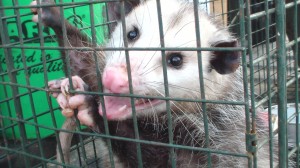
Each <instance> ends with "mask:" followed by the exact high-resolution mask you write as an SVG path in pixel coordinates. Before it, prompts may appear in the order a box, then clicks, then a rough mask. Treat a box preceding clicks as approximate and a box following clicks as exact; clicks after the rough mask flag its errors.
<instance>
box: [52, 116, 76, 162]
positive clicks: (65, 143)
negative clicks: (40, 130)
mask: <svg viewBox="0 0 300 168" xmlns="http://www.w3.org/2000/svg"><path fill="white" fill-rule="evenodd" d="M61 128H62V129H64V130H69V131H74V130H75V128H76V123H75V119H74V118H67V119H66V121H65V122H64V124H63V125H62V127H61ZM72 138H73V133H67V132H62V131H61V132H59V140H60V144H57V148H56V160H57V162H59V163H62V158H61V157H62V156H63V158H64V162H65V163H70V148H71V141H72ZM59 145H61V149H62V155H61V154H60V152H59Z"/></svg>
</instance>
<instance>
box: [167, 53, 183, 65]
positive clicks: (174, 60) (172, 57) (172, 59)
mask: <svg viewBox="0 0 300 168" xmlns="http://www.w3.org/2000/svg"><path fill="white" fill-rule="evenodd" d="M167 63H168V65H169V66H171V67H174V68H176V69H179V68H181V67H182V63H183V56H182V55H181V54H180V53H171V54H169V55H167Z"/></svg>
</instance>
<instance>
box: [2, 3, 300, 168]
mask: <svg viewBox="0 0 300 168" xmlns="http://www.w3.org/2000/svg"><path fill="white" fill-rule="evenodd" d="M147 1H154V0H147ZM147 1H146V2H147ZM174 1H175V0H174ZM48 2H49V1H48ZM146 2H143V3H146ZM157 2H160V3H162V1H159V0H157ZM30 3H31V0H28V1H19V0H7V1H1V2H0V18H1V20H0V46H1V47H0V51H1V52H0V65H1V66H0V119H1V120H0V124H1V128H0V144H1V146H0V167H57V166H62V167H126V164H125V166H124V164H123V163H124V160H122V158H120V157H119V156H117V155H115V153H118V151H115V149H113V148H112V146H114V145H115V143H116V142H117V143H122V142H124V144H127V145H129V146H132V148H133V149H135V150H136V152H135V154H134V155H133V156H132V157H133V158H134V159H135V160H136V161H135V164H136V165H135V166H134V167H152V166H151V165H152V164H154V163H155V162H159V160H152V161H151V162H153V163H150V164H149V163H148V164H146V163H145V155H147V153H146V152H145V151H144V148H143V146H146V145H149V146H152V147H153V148H156V149H158V150H159V149H163V150H166V151H167V153H166V155H167V157H162V158H163V159H164V158H167V160H166V161H165V162H166V165H167V166H169V167H176V166H177V167H180V164H178V162H185V160H180V159H181V158H180V157H178V156H180V154H178V151H188V152H187V155H188V154H191V153H192V154H193V155H197V154H199V153H201V156H202V155H203V159H202V160H201V163H200V162H199V165H198V166H199V167H217V166H219V165H215V163H214V162H216V163H217V162H218V158H222V157H223V158H225V159H226V158H232V160H241V161H242V162H243V163H246V165H247V167H260V166H261V165H260V162H259V159H260V158H259V157H261V156H260V155H258V154H259V153H260V151H262V150H263V149H265V148H266V149H268V150H269V152H270V153H271V154H268V155H269V157H268V160H266V162H267V163H268V164H267V165H269V167H276V166H278V167H299V150H298V148H299V145H298V144H299V133H298V132H299V131H298V130H299V128H298V126H299V124H297V123H299V118H298V117H297V116H298V113H299V90H298V89H299V84H298V81H299V80H298V79H299V74H298V72H299V67H298V66H299V63H300V61H299V55H300V54H299V52H300V50H299V49H300V44H299V41H300V37H299V34H300V26H299V25H300V24H299V23H300V17H299V16H300V12H299V9H298V8H299V6H300V0H286V2H282V1H280V0H250V1H244V0H239V1H234V2H233V1H229V0H228V1H227V0H211V1H208V0H204V1H199V2H198V1H197V2H196V1H190V3H192V4H194V5H199V8H200V9H201V10H203V11H204V12H205V13H208V14H209V15H210V17H212V18H214V19H215V20H218V22H219V24H223V25H225V26H226V27H228V29H229V30H230V32H232V33H233V34H234V36H235V37H236V38H238V41H239V45H238V46H235V47H232V48H229V49H228V48H224V47H223V48H222V47H221V49H219V50H218V48H210V47H207V48H205V47H198V48H195V47H194V48H184V47H179V48H177V49H176V48H175V49H174V48H169V50H168V41H167V39H164V40H165V41H164V42H162V41H160V42H161V44H160V45H158V47H157V46H149V47H150V48H149V47H148V48H147V47H146V48H141V47H137V48H130V47H128V46H126V40H125V42H124V45H125V46H124V47H119V48H118V47H111V48H109V47H108V48H103V47H100V46H104V45H105V44H106V43H107V42H108V41H109V39H110V38H111V35H112V34H113V32H114V29H117V28H116V25H121V26H122V24H123V25H124V24H129V23H128V22H125V18H126V17H127V14H128V13H129V12H130V11H131V10H134V8H136V7H138V5H139V4H140V3H141V2H139V1H137V0H133V1H127V2H126V3H124V1H121V2H120V1H106V0H98V1H89V0H80V1H79V0H78V1H74V0H62V1H58V0H56V2H55V4H50V5H49V4H48V6H51V7H52V6H53V7H57V9H58V11H60V12H62V13H63V15H62V16H63V18H65V19H66V20H67V21H68V22H69V23H70V24H71V25H73V26H75V27H77V29H78V30H79V31H80V32H82V33H83V34H86V35H87V38H88V39H90V40H89V42H90V44H86V45H85V44H83V45H82V46H75V47H74V46H72V45H66V44H70V43H71V42H70V41H68V40H69V39H67V38H66V33H67V31H68V26H66V25H65V26H62V30H60V31H61V32H62V34H63V33H65V34H63V36H61V37H58V36H56V34H55V33H56V32H55V31H53V30H52V29H51V28H50V27H47V26H44V25H43V24H42V22H39V24H37V23H34V22H32V21H31V18H32V15H33V14H32V12H31V11H30V8H31V6H29V4H30ZM158 4H159V3H158ZM39 5H41V6H40V7H38V8H44V9H45V8H46V7H47V4H46V5H45V4H38V6H39ZM157 8H158V9H157V10H152V11H155V12H163V11H160V5H157ZM111 9H115V10H111ZM196 10H197V8H195V10H193V12H195V11H196ZM195 13H196V12H195ZM158 16H159V14H158ZM41 17H42V16H39V19H41ZM137 17H139V16H137ZM196 18H197V17H196ZM156 19H157V21H161V22H160V23H161V25H160V26H162V27H163V26H166V25H164V24H165V23H164V22H163V19H164V18H161V17H158V18H156ZM200 19H201V18H200ZM61 23H62V25H64V23H63V21H61ZM162 23H164V24H162ZM162 27H160V28H159V30H160V31H162ZM157 28H158V27H157ZM125 29H126V28H125ZM121 30H122V31H125V30H124V29H121ZM196 31H198V32H199V31H201V30H199V29H198V30H197V28H196ZM142 35H143V34H142ZM160 35H163V32H160ZM157 36H159V34H157ZM124 37H125V36H124ZM59 38H62V39H63V40H62V41H63V43H64V45H65V46H63V47H62V46H60V45H59V44H58V43H57V41H59ZM199 38H200V39H201V37H199ZM162 39H163V38H162ZM200 39H199V40H200ZM127 42H128V41H127ZM163 43H164V44H166V45H165V46H164V45H163ZM127 45H128V44H127ZM151 47H152V48H151ZM155 47H156V48H155ZM173 50H174V51H175V52H180V51H185V50H192V51H193V52H196V53H197V54H198V58H200V59H201V55H202V53H205V52H208V51H209V52H215V51H220V52H221V51H223V50H225V51H228V52H231V51H237V52H239V53H240V54H241V61H240V68H239V69H238V71H240V72H241V74H242V79H243V84H242V86H243V89H244V90H243V91H244V92H243V93H244V95H241V97H242V98H243V100H239V101H226V99H210V98H209V97H205V96H204V97H201V96H199V97H198V98H196V99H186V98H180V97H176V96H175V97H171V96H168V93H167V92H165V93H163V95H162V96H161V95H159V96H156V95H155V96H153V95H152V96H150V97H149V95H143V94H133V93H134V89H135V88H133V87H132V86H130V87H129V90H130V92H128V93H127V94H121V95H118V96H121V97H129V98H130V99H131V101H132V102H131V103H133V104H134V102H135V101H139V100H141V99H147V100H149V101H150V100H152V99H160V100H163V101H165V102H166V105H165V106H166V107H167V110H166V111H165V113H167V114H168V117H169V118H170V117H174V116H175V115H174V114H172V103H171V102H190V103H198V104H199V107H200V108H201V109H202V108H203V109H202V110H203V115H199V117H203V118H207V117H205V116H206V115H208V116H209V115H210V114H211V113H210V111H209V110H210V109H209V107H210V105H216V106H217V105H219V104H230V105H231V104H232V105H233V106H236V107H242V109H243V111H241V113H243V114H245V116H246V117H245V121H243V123H244V124H245V129H244V131H243V132H242V135H243V136H244V137H246V138H244V141H243V142H241V146H243V147H244V150H243V152H240V151H238V152H235V151H234V150H231V149H226V148H225V149H216V148H210V146H211V144H213V139H210V138H209V135H211V134H214V132H213V130H212V129H210V128H208V127H207V126H205V125H207V123H208V122H210V121H209V120H207V119H202V120H201V121H203V124H202V125H203V128H201V129H203V130H204V134H203V135H198V136H201V137H202V140H203V144H204V145H203V146H200V147H199V146H197V145H194V146H193V145H191V144H190V145H186V144H180V143H179V144H177V142H176V141H175V142H174V139H176V138H173V137H172V136H171V137H167V140H166V141H164V142H162V141H160V140H157V141H155V140H152V139H147V138H144V139H140V137H139V135H140V134H142V133H141V132H142V131H143V128H144V127H146V126H144V127H141V126H139V124H140V123H139V121H140V120H139V116H137V117H136V116H135V110H133V113H134V114H133V115H134V116H133V117H132V119H131V118H130V119H129V120H130V124H129V125H130V128H129V129H130V130H131V131H132V132H133V134H132V135H131V136H130V137H128V136H125V137H124V136H120V135H114V134H112V132H113V131H112V129H116V128H115V127H113V128H112V127H110V126H111V124H110V121H107V118H106V116H105V117H103V118H104V119H103V120H104V123H105V124H104V127H105V128H104V130H105V131H103V132H100V133H99V130H97V129H90V128H89V127H86V126H83V125H81V124H80V121H79V120H78V118H73V119H74V120H73V121H72V124H75V125H76V126H75V127H72V129H68V127H64V128H62V127H63V125H64V124H65V125H66V120H65V117H63V116H62V114H61V108H60V106H59V105H58V103H57V102H56V99H55V98H53V97H52V96H51V93H53V92H50V91H49V88H48V87H47V85H48V82H49V81H51V80H54V79H61V78H63V77H67V78H69V79H71V76H72V75H74V74H76V72H74V69H73V68H74V67H70V64H72V63H71V62H70V60H71V59H72V57H71V56H68V55H71V54H72V52H73V51H75V52H79V53H89V54H90V55H92V56H93V61H94V62H97V60H95V58H97V56H98V55H99V54H98V53H99V52H103V51H104V52H105V51H107V52H109V51H114V52H117V51H124V52H125V53H126V52H127V53H130V51H139V52H147V51H156V52H160V53H161V55H162V58H165V57H167V56H168V55H167V52H168V51H173ZM62 53H64V54H65V55H67V56H66V59H65V60H63V59H62V58H61V54H62ZM126 56H128V58H126V59H129V58H130V54H127V55H126ZM124 59H125V57H124ZM129 60H130V59H129ZM198 61H199V60H198ZM127 63H128V62H127ZM166 65H167V62H165V63H162V66H163V67H164V68H165V70H163V71H162V72H161V73H163V72H164V73H163V76H165V75H166V74H167V73H166V72H169V70H167V68H169V67H167V66H166ZM99 66H100V67H99ZM101 66H105V65H99V64H96V63H95V65H94V66H93V67H92V68H95V69H96V70H97V71H96V72H92V73H93V74H94V76H92V77H93V79H94V81H96V83H97V86H90V87H95V88H97V90H96V91H95V90H93V89H91V90H89V91H83V92H78V91H76V90H74V89H73V88H72V87H71V90H70V93H71V94H76V93H80V94H83V95H87V96H91V97H93V98H94V99H97V101H102V102H103V101H104V100H103V97H105V96H112V95H109V94H106V93H105V92H103V90H101V88H102V83H101V79H102V76H103V74H102V71H103V68H104V67H101ZM203 71H204V70H202V69H201V66H200V70H199V72H195V73H198V74H199V75H200V76H201V74H203V73H204V72H203ZM90 73H91V72H90ZM86 75H89V74H86ZM128 78H129V79H130V78H131V77H128ZM168 80H169V78H168V77H164V79H163V80H162V82H163V85H161V87H164V86H166V88H165V89H164V91H166V90H169V89H172V88H171V85H167V84H166V83H168ZM129 81H130V80H129ZM132 82H133V81H131V82H129V83H131V84H130V85H132ZM206 82H207V81H203V79H201V77H200V79H199V83H200V86H203V85H205V83H206ZM201 83H202V85H201ZM207 83H208V82H207ZM168 87H170V88H169V89H168ZM187 88H188V86H187ZM199 92H201V94H203V95H206V94H205V93H206V92H207V90H203V91H202V90H201V89H200V91H199ZM57 93H59V92H57ZM113 96H116V95H113ZM99 97H100V98H99ZM100 107H101V106H100ZM187 109H188V108H187ZM187 109H185V110H187ZM96 111H97V114H98V109H97V110H96ZM75 113H76V111H75ZM206 113H208V114H206ZM256 116H265V119H266V121H265V122H264V123H263V124H265V125H266V127H268V130H267V132H268V133H267V134H266V135H267V136H266V137H258V136H257V134H259V130H257V127H259V124H261V123H259V122H256V119H255V118H256ZM165 120H167V121H171V120H172V119H167V118H166V119H165ZM170 123H171V122H166V124H167V125H168V126H167V127H166V128H164V129H165V130H164V133H165V134H168V135H172V134H175V133H176V131H174V129H173V128H172V127H176V125H174V123H171V124H170ZM205 123H206V124H205ZM172 124H173V126H172ZM73 128H74V129H73ZM117 129H118V127H117ZM153 129H162V128H159V126H158V127H154V128H153ZM61 132H64V133H65V135H72V136H70V137H69V138H71V139H70V145H71V148H70V154H69V155H70V159H69V160H65V158H64V155H65V153H64V152H63V151H64V147H65V146H64V144H63V143H65V139H60V138H59V134H60V133H61ZM174 132H175V133H174ZM160 133H161V132H160ZM182 134H184V133H182ZM142 135H143V134H142ZM270 137H273V138H270ZM226 138H228V141H230V140H229V137H224V138H223V139H224V142H226V143H227V142H228V141H226ZM62 141H63V142H62ZM228 143H229V144H230V142H228ZM277 143H278V144H277ZM276 144H277V145H278V146H277V145H276ZM278 148H279V152H278ZM126 152H127V151H121V152H120V151H119V153H121V155H123V156H124V153H126ZM152 155H153V154H152ZM154 155H155V154H154ZM157 155H159V153H157ZM57 158H60V159H62V160H60V161H58V160H57ZM216 158H217V159H216ZM233 158H234V159H233ZM185 159H186V158H185ZM229 160H230V159H229ZM233 162H234V161H233ZM289 162H290V164H289ZM125 163H126V161H125ZM178 165H179V166H178ZM130 166H132V165H130ZM130 166H129V167H130ZM184 166H185V167H189V166H188V165H184ZM235 166H236V167H245V166H244V165H235ZM127 167H128V166H127ZM158 167H159V166H158ZM161 167H163V166H161ZM193 167H194V166H193Z"/></svg>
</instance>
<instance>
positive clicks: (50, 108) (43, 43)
mask: <svg viewBox="0 0 300 168" xmlns="http://www.w3.org/2000/svg"><path fill="white" fill-rule="evenodd" d="M37 5H40V2H39V1H37ZM38 20H42V17H41V14H40V13H38ZM42 30H43V28H42V24H41V22H39V23H38V36H39V37H40V45H41V46H44V45H45V41H44V37H43V31H42ZM41 54H42V62H43V72H44V73H43V74H44V83H45V85H46V88H47V89H48V85H47V84H48V71H47V68H46V67H47V64H46V53H45V50H44V49H42V48H41ZM46 99H47V103H48V105H49V110H50V111H51V112H50V115H51V121H52V124H53V126H54V127H55V128H57V124H56V119H55V116H54V113H53V107H52V101H51V99H50V96H49V95H48V96H46ZM54 134H55V137H56V141H57V144H58V150H59V152H60V153H62V148H61V145H60V144H61V143H60V139H59V134H58V132H57V131H55V132H54ZM61 158H62V162H63V163H65V162H64V157H63V156H62V155H61Z"/></svg>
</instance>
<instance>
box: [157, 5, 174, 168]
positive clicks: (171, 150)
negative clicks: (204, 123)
mask: <svg viewBox="0 0 300 168" xmlns="http://www.w3.org/2000/svg"><path fill="white" fill-rule="evenodd" d="M160 4H161V3H160V0H156V7H157V16H158V18H157V19H158V25H159V37H160V47H161V48H163V47H165V40H164V27H163V26H164V25H163V21H162V11H161V6H160ZM161 57H162V65H163V67H162V68H163V76H164V89H165V97H169V82H168V73H167V62H166V53H165V51H163V50H161ZM166 109H167V111H166V112H167V116H168V135H169V144H173V143H174V142H173V136H174V135H173V125H172V115H171V110H170V109H171V108H170V101H169V100H166ZM169 161H170V162H171V166H172V167H173V168H174V167H176V155H175V151H174V148H169Z"/></svg>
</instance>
